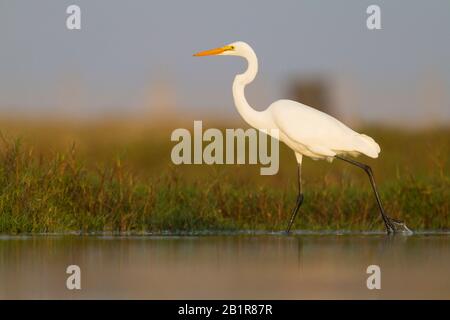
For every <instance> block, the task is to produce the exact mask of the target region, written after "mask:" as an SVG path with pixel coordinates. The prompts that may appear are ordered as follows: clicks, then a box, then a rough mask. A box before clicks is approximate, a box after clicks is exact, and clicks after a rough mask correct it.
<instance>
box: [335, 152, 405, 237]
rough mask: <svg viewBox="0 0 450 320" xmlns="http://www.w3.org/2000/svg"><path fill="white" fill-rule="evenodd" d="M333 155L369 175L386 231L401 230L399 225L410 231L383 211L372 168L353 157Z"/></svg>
mask: <svg viewBox="0 0 450 320" xmlns="http://www.w3.org/2000/svg"><path fill="white" fill-rule="evenodd" d="M335 157H336V158H338V159H340V160H343V161H345V162H348V163H351V164H353V165H355V166H357V167H360V168H361V169H363V170H364V171H365V172H366V173H367V175H368V176H369V180H370V184H371V185H372V189H373V192H374V194H375V198H376V200H377V204H378V208H379V209H380V212H381V216H382V218H383V221H384V225H385V226H386V230H387V233H395V232H397V231H401V229H400V227H402V228H403V231H409V232H410V230H409V229H408V228H407V227H406V225H404V224H403V222H401V221H398V220H395V219H392V218H390V217H389V216H388V215H387V214H386V213H385V211H384V208H383V205H382V204H381V199H380V195H379V194H378V190H377V186H376V184H375V179H374V177H373V173H372V169H371V168H370V167H369V166H368V165H366V164H364V163H360V162H358V161H355V160H353V159H346V158H342V157H340V156H335Z"/></svg>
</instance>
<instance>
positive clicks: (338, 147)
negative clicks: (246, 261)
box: [194, 41, 410, 233]
mask: <svg viewBox="0 0 450 320" xmlns="http://www.w3.org/2000/svg"><path fill="white" fill-rule="evenodd" d="M209 55H221V56H239V57H243V58H245V59H246V60H247V62H248V68H247V70H246V71H245V72H244V73H242V74H239V75H237V76H236V77H235V79H234V82H233V98H234V103H235V105H236V108H237V110H238V111H239V113H240V115H241V116H242V118H244V120H245V121H246V122H247V123H248V124H249V125H250V126H252V127H254V128H256V129H259V130H267V132H270V130H273V129H278V130H279V137H278V138H279V140H281V141H282V142H284V143H285V144H286V145H287V146H288V147H290V148H291V149H292V150H293V151H294V152H295V156H296V159H297V171H298V174H297V176H298V196H297V201H296V204H295V207H294V209H293V211H292V214H291V218H290V220H289V224H288V227H287V230H286V231H287V233H289V232H290V230H291V227H292V224H293V222H294V220H295V217H296V215H297V212H298V211H299V209H300V206H301V204H302V202H303V193H302V185H301V165H302V159H303V156H307V157H310V158H313V159H316V160H317V159H326V160H328V161H329V162H331V161H332V160H333V159H334V158H337V159H340V160H343V161H346V162H348V163H350V164H353V165H355V166H358V167H359V168H361V169H363V170H364V171H365V172H366V173H367V174H368V176H369V180H370V183H371V185H372V188H373V192H374V193H375V198H376V201H377V204H378V207H379V209H380V213H381V216H382V218H383V221H384V224H385V226H386V231H387V232H388V233H395V232H399V231H400V232H410V230H409V229H408V228H407V227H406V225H405V224H404V223H403V222H401V221H398V220H395V219H392V218H390V217H389V216H388V215H387V214H386V213H385V211H384V209H383V206H382V204H381V199H380V196H379V194H378V191H377V188H376V185H375V180H374V177H373V173H372V169H371V168H370V167H369V166H368V165H366V164H363V163H360V162H357V161H355V160H352V159H349V158H346V157H345V156H346V155H351V156H357V155H359V154H364V155H366V156H369V157H371V158H377V157H378V153H379V152H380V147H379V146H378V144H377V143H376V142H375V140H373V139H372V138H371V137H369V136H366V135H364V134H360V133H357V132H355V131H353V130H352V129H350V128H349V127H347V126H346V125H344V124H343V123H342V122H340V121H339V120H337V119H335V118H333V117H332V116H330V115H328V114H326V113H323V112H321V111H319V110H316V109H314V108H311V107H309V106H306V105H304V104H301V103H298V102H295V101H292V100H278V101H276V102H274V103H272V104H271V105H270V106H269V107H268V108H267V109H266V110H264V111H257V110H255V109H253V108H252V107H250V105H249V104H248V102H247V100H246V98H245V94H244V89H245V87H246V85H247V84H249V83H250V82H252V81H253V79H255V77H256V74H257V72H258V58H257V57H256V54H255V52H254V51H253V49H252V48H251V47H250V46H249V45H248V44H247V43H245V42H242V41H238V42H234V43H231V44H229V45H226V46H224V47H220V48H215V49H211V50H206V51H201V52H198V53H196V54H194V56H196V57H201V56H209Z"/></svg>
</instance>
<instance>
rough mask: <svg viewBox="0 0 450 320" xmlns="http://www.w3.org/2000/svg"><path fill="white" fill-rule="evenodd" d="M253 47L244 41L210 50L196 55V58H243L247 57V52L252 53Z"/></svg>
mask: <svg viewBox="0 0 450 320" xmlns="http://www.w3.org/2000/svg"><path fill="white" fill-rule="evenodd" d="M251 51H252V49H251V47H250V46H249V45H248V44H246V43H245V42H242V41H237V42H233V43H230V44H228V45H226V46H223V47H219V48H214V49H210V50H205V51H200V52H197V53H196V54H194V57H204V56H213V55H214V56H241V57H243V56H244V57H245V56H246V53H247V52H251Z"/></svg>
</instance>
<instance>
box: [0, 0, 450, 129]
mask: <svg viewBox="0 0 450 320" xmlns="http://www.w3.org/2000/svg"><path fill="white" fill-rule="evenodd" d="M70 4H76V5H79V6H80V7H81V10H82V30H79V31H69V30H67V29H66V26H65V20H66V18H67V14H66V13H65V11H66V8H67V6H69V5H70ZM370 4H378V5H379V6H380V7H381V19H382V20H381V21H382V30H376V31H369V30H368V29H367V28H366V18H367V14H366V8H367V7H368V6H369V5H370ZM449 31H450V1H448V0H443V1H438V0H434V1H411V0H397V1H360V0H354V1H331V0H329V1H323V0H322V1H317V0H316V1H314V0H309V1H285V0H282V1H242V0H241V1H238V0H227V1H206V0H190V1H156V0H155V1H144V0H140V1H139V0H134V1H116V0H96V1H80V0H79V1H56V0H53V1H52V0H41V1H25V0H15V1H13V0H2V1H1V2H0V41H1V42H0V43H1V47H0V48H1V50H0V111H2V110H3V112H5V111H6V112H13V111H19V112H26V113H36V114H39V113H46V112H51V113H58V112H59V111H60V110H61V109H63V106H62V105H63V104H65V103H66V102H67V101H66V100H67V98H69V99H70V100H73V101H71V103H72V104H76V105H77V107H79V110H78V109H77V111H76V112H80V113H83V112H85V113H88V114H95V115H97V116H98V115H100V116H101V115H104V114H108V113H110V112H117V111H120V112H128V111H129V112H135V111H138V110H139V109H140V108H141V106H142V105H143V104H145V101H146V99H148V95H149V93H148V92H151V86H152V85H153V84H155V83H158V81H159V79H160V78H164V79H168V80H167V81H168V82H169V83H170V84H171V86H172V87H173V88H172V89H173V93H174V94H175V98H174V99H175V101H176V104H177V108H179V109H180V110H183V112H190V113H193V114H198V115H201V114H204V113H206V112H210V113H212V114H214V113H220V114H230V115H235V114H236V112H235V110H234V108H233V104H232V98H231V82H232V80H233V77H234V75H235V74H236V73H237V72H240V71H241V70H242V69H243V68H244V66H245V64H244V62H243V61H239V59H238V58H235V57H233V58H232V57H210V58H205V59H198V58H193V57H192V53H194V52H196V51H198V50H202V49H208V48H210V47H216V46H219V45H223V44H227V43H229V42H233V41H236V40H243V41H246V42H248V43H250V44H251V45H252V46H253V47H254V49H255V51H256V53H257V55H258V57H259V61H260V73H259V75H258V77H257V80H255V83H254V85H252V86H251V87H249V90H248V96H249V100H250V102H251V103H252V104H254V105H255V108H257V109H263V108H265V107H266V106H268V105H269V104H270V103H271V102H273V101H275V100H277V99H280V98H283V97H284V95H285V93H286V87H287V81H288V79H289V77H292V76H302V75H306V76H307V75H316V74H318V75H322V76H325V77H328V78H330V79H335V80H334V81H338V82H339V81H340V79H347V80H348V81H349V83H351V86H352V88H353V89H352V90H353V91H354V92H355V95H357V97H358V100H357V103H356V104H355V106H353V107H352V110H353V111H355V108H356V109H357V110H356V112H357V114H358V116H360V117H361V118H363V119H366V120H369V121H384V120H392V119H399V120H402V119H405V118H406V119H408V121H412V122H414V121H417V120H418V119H419V120H420V118H421V117H423V116H424V115H425V114H427V112H428V111H427V107H426V106H425V105H427V99H426V98H423V95H421V93H420V92H421V91H422V89H421V88H422V87H423V86H424V83H428V82H430V81H431V83H437V84H438V87H439V88H441V89H440V91H439V90H438V92H439V94H438V96H439V97H438V98H436V99H437V102H433V103H434V104H435V105H437V106H434V107H433V110H434V111H433V112H434V113H436V114H437V115H436V116H437V118H439V119H447V120H448V119H450V106H449V105H448V103H449V100H450V99H449V97H448V93H449V92H450V90H449V89H450V64H449V58H450V32H449ZM429 79H431V80H430V81H428V80H429ZM424 96H425V97H426V94H425V95H424ZM441 96H442V97H443V98H442V99H441ZM423 101H424V102H423ZM343 108H345V103H344V106H343ZM353 111H352V112H353Z"/></svg>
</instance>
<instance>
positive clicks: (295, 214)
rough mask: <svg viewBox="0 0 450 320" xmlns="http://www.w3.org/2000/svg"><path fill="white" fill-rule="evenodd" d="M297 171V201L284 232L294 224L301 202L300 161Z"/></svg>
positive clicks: (287, 231)
mask: <svg viewBox="0 0 450 320" xmlns="http://www.w3.org/2000/svg"><path fill="white" fill-rule="evenodd" d="M297 173H298V180H297V182H298V195H297V202H296V204H295V207H294V210H292V214H291V219H290V220H289V225H288V227H287V229H286V233H289V232H290V231H291V228H292V225H293V224H294V220H295V217H296V216H297V213H298V210H299V209H300V206H301V205H302V203H303V193H302V165H301V163H298V164H297Z"/></svg>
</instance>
